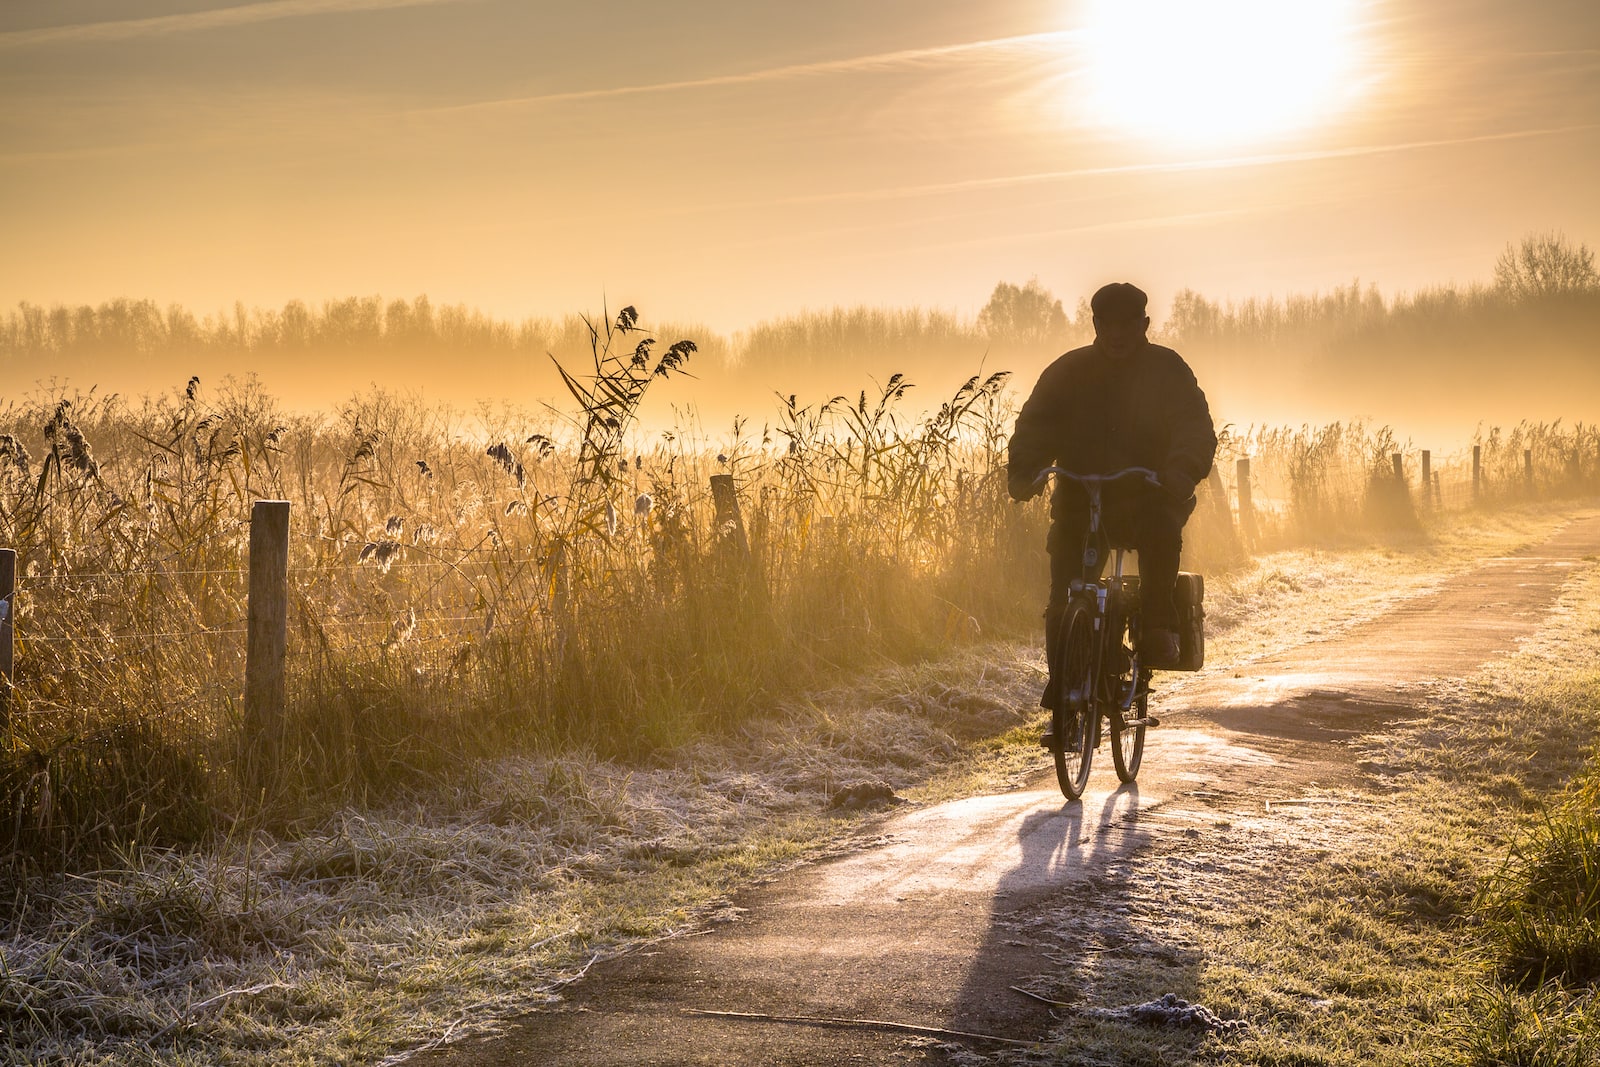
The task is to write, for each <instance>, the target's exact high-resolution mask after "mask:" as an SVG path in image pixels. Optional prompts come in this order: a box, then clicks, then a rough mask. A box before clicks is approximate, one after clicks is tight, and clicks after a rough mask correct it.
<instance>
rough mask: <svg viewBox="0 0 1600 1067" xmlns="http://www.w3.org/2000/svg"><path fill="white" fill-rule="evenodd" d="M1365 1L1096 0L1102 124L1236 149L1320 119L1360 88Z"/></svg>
mask: <svg viewBox="0 0 1600 1067" xmlns="http://www.w3.org/2000/svg"><path fill="white" fill-rule="evenodd" d="M1357 4H1358V0H1084V13H1083V22H1082V24H1081V32H1080V34H1079V41H1080V44H1081V48H1082V52H1081V55H1082V57H1083V61H1084V67H1083V68H1081V69H1082V72H1083V74H1084V78H1083V79H1082V80H1081V81H1078V82H1077V84H1078V86H1079V88H1078V91H1077V92H1076V93H1075V100H1074V105H1075V106H1074V110H1075V111H1078V112H1079V113H1080V116H1081V117H1082V118H1085V119H1087V120H1088V121H1089V122H1090V123H1091V124H1094V125H1100V126H1104V127H1108V128H1110V129H1114V130H1117V131H1120V132H1122V133H1125V134H1129V135H1132V136H1137V137H1141V138H1148V139H1152V140H1160V141H1163V142H1167V143H1173V144H1184V145H1191V146H1193V145H1205V146H1208V147H1226V146H1229V145H1236V144H1244V143H1248V142H1251V141H1258V140H1262V139H1265V138H1267V137H1270V136H1273V135H1277V134H1282V133H1286V132H1292V131H1296V130H1300V129H1304V128H1307V127H1309V126H1312V125H1315V124H1316V123H1318V122H1320V121H1323V120H1325V119H1326V118H1328V117H1330V116H1331V115H1333V114H1335V113H1336V112H1338V111H1340V110H1342V109H1344V108H1345V107H1347V106H1348V105H1349V104H1350V102H1351V101H1352V100H1353V99H1354V98H1355V96H1356V95H1357V94H1358V92H1359V89H1360V79H1361V72H1360V69H1359V68H1360V54H1359V53H1360V49H1359V47H1358V46H1359V41H1358V39H1357V38H1358V34H1357V30H1358V19H1357Z"/></svg>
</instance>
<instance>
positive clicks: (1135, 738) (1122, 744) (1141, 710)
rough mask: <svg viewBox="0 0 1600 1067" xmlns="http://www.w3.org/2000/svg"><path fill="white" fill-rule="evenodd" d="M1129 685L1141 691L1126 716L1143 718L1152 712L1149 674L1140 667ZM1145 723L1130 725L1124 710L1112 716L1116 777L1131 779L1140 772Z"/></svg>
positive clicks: (1112, 740)
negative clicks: (1125, 716)
mask: <svg viewBox="0 0 1600 1067" xmlns="http://www.w3.org/2000/svg"><path fill="white" fill-rule="evenodd" d="M1129 684H1130V685H1136V686H1138V687H1139V695H1138V696H1136V697H1135V698H1134V700H1133V703H1132V704H1131V705H1130V706H1129V708H1128V711H1127V718H1131V719H1144V718H1145V717H1147V716H1148V715H1149V713H1150V675H1149V672H1148V671H1143V670H1141V671H1139V672H1138V674H1136V675H1134V678H1133V681H1132V682H1130V683H1129ZM1144 729H1145V728H1144V724H1143V723H1140V724H1139V725H1138V726H1128V725H1127V724H1126V723H1125V722H1124V717H1123V715H1122V713H1120V712H1119V713H1114V714H1112V716H1111V763H1112V765H1113V766H1115V767H1116V768H1117V780H1118V781H1121V782H1131V781H1133V780H1134V778H1136V777H1137V776H1138V774H1139V763H1140V761H1141V760H1143V759H1144Z"/></svg>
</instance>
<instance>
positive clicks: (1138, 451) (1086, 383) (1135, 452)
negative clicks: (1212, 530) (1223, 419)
mask: <svg viewBox="0 0 1600 1067" xmlns="http://www.w3.org/2000/svg"><path fill="white" fill-rule="evenodd" d="M1216 451H1217V435H1216V431H1215V430H1213V429H1212V426H1211V410H1210V408H1209V407H1207V406H1206V395H1205V393H1203V392H1201V391H1200V386H1199V385H1198V384H1197V383H1196V382H1195V379H1194V372H1193V371H1191V370H1190V369H1189V365H1188V364H1187V363H1185V362H1184V361H1183V357H1182V356H1180V355H1178V353H1176V352H1174V351H1173V350H1172V349H1170V348H1163V347H1162V346H1161V345H1153V344H1146V345H1145V346H1144V347H1143V348H1142V349H1138V350H1136V351H1134V352H1132V353H1130V354H1128V355H1126V356H1112V355H1108V354H1107V353H1105V352H1103V351H1101V350H1100V349H1098V348H1096V347H1095V346H1094V345H1087V346H1085V347H1083V348H1076V349H1073V350H1072V351H1071V352H1068V353H1067V354H1066V355H1064V356H1062V357H1061V358H1060V359H1058V360H1056V361H1055V362H1054V363H1052V364H1050V366H1048V367H1046V368H1045V370H1044V373H1043V374H1041V375H1040V376H1039V383H1038V384H1037V385H1035V386H1034V387H1033V394H1032V395H1031V396H1029V397H1028V401H1027V403H1025V404H1023V405H1022V411H1021V413H1020V414H1018V416H1017V428H1016V431H1015V432H1014V433H1013V434H1012V435H1011V444H1010V449H1009V456H1008V463H1007V475H1008V478H1009V482H1010V488H1011V495H1012V496H1014V497H1016V498H1018V499H1019V500H1025V499H1027V498H1029V497H1031V496H1033V495H1034V494H1033V492H1032V489H1031V486H1032V483H1033V480H1034V478H1035V477H1036V476H1037V475H1038V473H1039V471H1040V470H1042V469H1043V468H1045V467H1047V466H1050V465H1052V464H1055V465H1058V466H1062V467H1065V468H1067V469H1068V470H1070V471H1074V472H1076V473H1079V474H1109V473H1111V472H1113V471H1117V470H1121V469H1123V468H1124V467H1148V468H1149V469H1151V470H1153V471H1155V472H1156V475H1157V477H1159V478H1160V480H1161V483H1162V489H1163V490H1164V492H1165V494H1166V495H1167V497H1168V498H1169V499H1171V500H1173V501H1187V500H1188V499H1189V498H1190V497H1192V496H1193V495H1194V487H1195V486H1196V485H1197V484H1199V482H1200V480H1201V479H1203V478H1205V477H1206V475H1207V474H1209V473H1210V472H1211V460H1212V458H1213V457H1214V456H1215V455H1216ZM1136 491H1137V492H1143V491H1144V490H1135V489H1134V488H1133V487H1132V486H1129V488H1128V490H1126V491H1124V492H1117V493H1113V492H1111V491H1108V493H1107V496H1108V499H1114V498H1115V497H1118V496H1124V495H1126V493H1129V492H1136ZM1081 499H1082V497H1081V491H1079V490H1077V489H1076V488H1075V487H1074V488H1073V489H1070V490H1069V489H1067V488H1065V487H1064V486H1061V487H1058V488H1057V491H1056V493H1055V498H1054V501H1053V505H1054V506H1053V508H1052V512H1053V514H1054V515H1055V517H1056V518H1057V519H1060V518H1062V517H1063V516H1064V515H1065V514H1066V513H1067V511H1068V510H1070V508H1071V505H1072V504H1073V503H1074V502H1076V501H1081ZM1185 513H1186V512H1185Z"/></svg>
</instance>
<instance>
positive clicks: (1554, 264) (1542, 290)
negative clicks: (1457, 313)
mask: <svg viewBox="0 0 1600 1067" xmlns="http://www.w3.org/2000/svg"><path fill="white" fill-rule="evenodd" d="M1494 284H1495V287H1496V288H1497V289H1500V290H1501V291H1503V292H1505V293H1507V294H1509V295H1511V296H1514V297H1516V298H1518V299H1526V298H1528V297H1538V296H1548V295H1550V294H1553V293H1577V292H1592V291H1594V290H1600V273H1596V271H1595V266H1594V252H1593V251H1591V250H1590V248H1589V246H1588V245H1586V244H1577V245H1574V244H1573V243H1572V242H1571V241H1568V240H1567V238H1566V235H1565V234H1562V233H1559V232H1557V231H1554V230H1550V231H1546V232H1544V233H1530V234H1527V235H1526V236H1524V237H1523V238H1522V240H1521V241H1520V242H1516V243H1512V244H1508V245H1506V250H1505V251H1504V252H1502V253H1500V258H1499V259H1498V260H1496V261H1495V265H1494Z"/></svg>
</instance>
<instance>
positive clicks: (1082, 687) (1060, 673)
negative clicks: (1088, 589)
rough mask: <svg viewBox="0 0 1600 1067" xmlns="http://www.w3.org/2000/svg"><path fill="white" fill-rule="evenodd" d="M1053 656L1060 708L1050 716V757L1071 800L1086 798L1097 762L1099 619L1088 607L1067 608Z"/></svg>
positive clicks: (1058, 779) (1069, 606) (1056, 703)
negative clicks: (1092, 767) (1093, 764)
mask: <svg viewBox="0 0 1600 1067" xmlns="http://www.w3.org/2000/svg"><path fill="white" fill-rule="evenodd" d="M1057 641H1058V647H1057V648H1055V649H1053V650H1052V651H1053V652H1054V653H1055V655H1054V656H1053V657H1052V658H1053V659H1054V661H1055V663H1056V676H1055V687H1056V692H1055V701H1054V703H1055V709H1054V710H1053V711H1051V713H1050V732H1051V735H1052V741H1051V743H1050V754H1051V755H1052V756H1054V757H1055V761H1056V781H1058V782H1060V783H1061V792H1062V795H1063V796H1065V797H1066V798H1067V799H1068V800H1077V799H1078V798H1079V797H1081V796H1083V790H1084V787H1085V786H1087V785H1088V784H1089V765H1090V763H1091V762H1092V761H1093V760H1094V736H1095V730H1094V728H1095V710H1094V700H1093V695H1094V620H1093V619H1092V617H1091V616H1090V613H1089V610H1088V609H1087V608H1086V607H1084V606H1083V605H1082V604H1076V603H1075V604H1070V605H1068V606H1067V614H1066V617H1065V618H1063V619H1062V620H1061V629H1060V631H1059V635H1058V637H1057Z"/></svg>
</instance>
